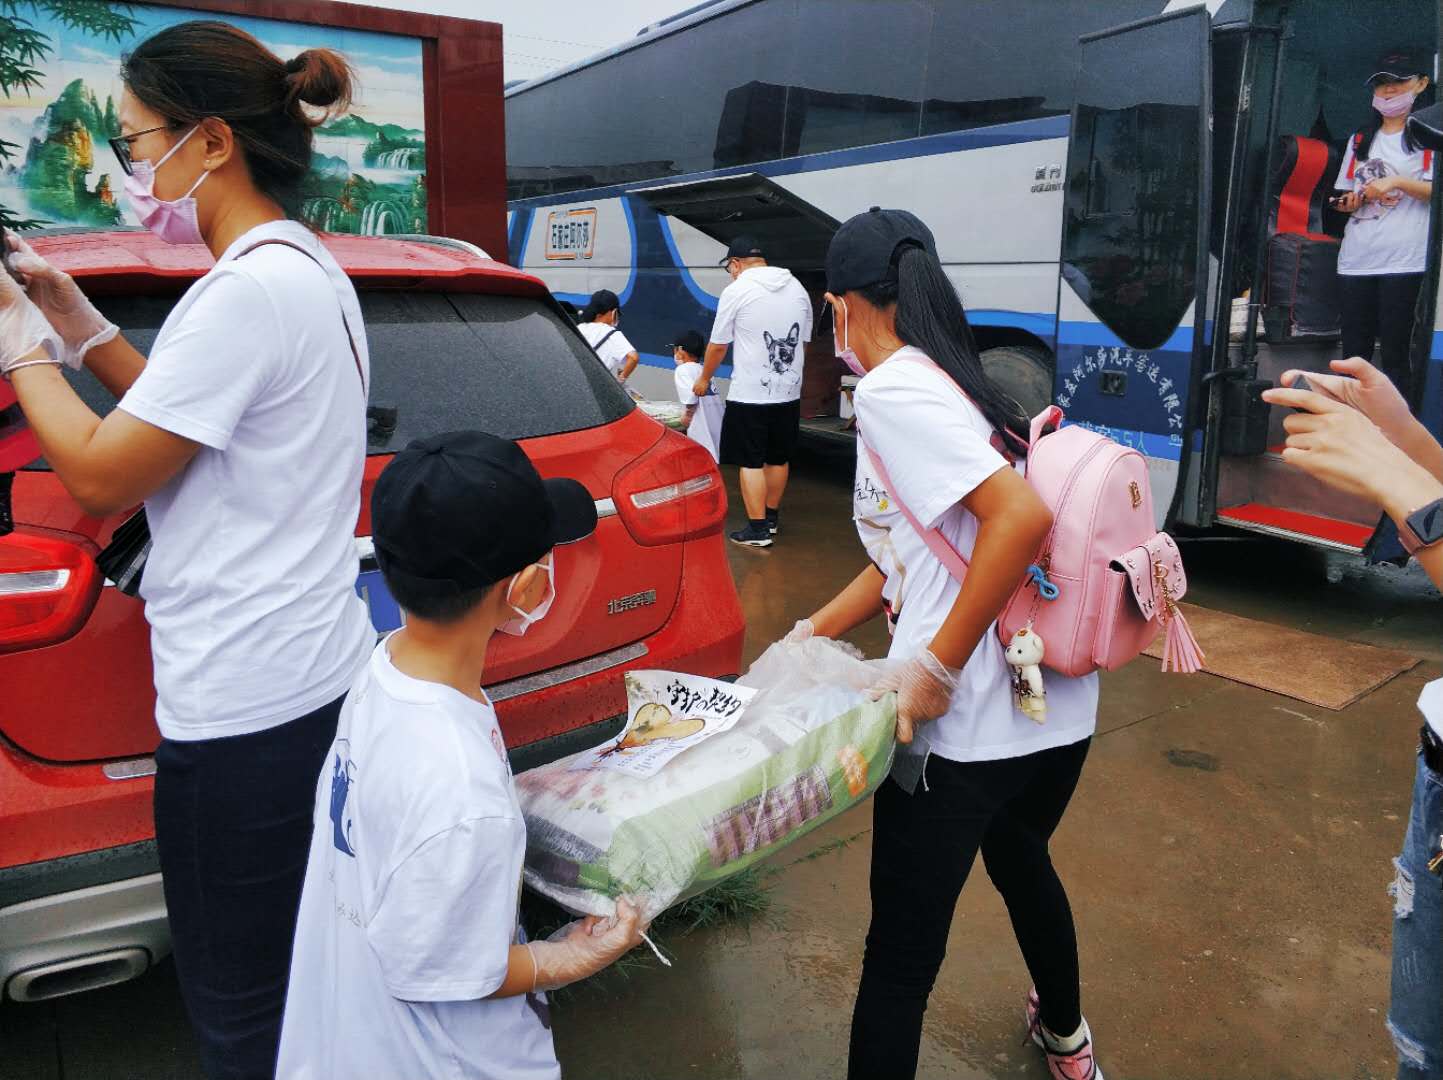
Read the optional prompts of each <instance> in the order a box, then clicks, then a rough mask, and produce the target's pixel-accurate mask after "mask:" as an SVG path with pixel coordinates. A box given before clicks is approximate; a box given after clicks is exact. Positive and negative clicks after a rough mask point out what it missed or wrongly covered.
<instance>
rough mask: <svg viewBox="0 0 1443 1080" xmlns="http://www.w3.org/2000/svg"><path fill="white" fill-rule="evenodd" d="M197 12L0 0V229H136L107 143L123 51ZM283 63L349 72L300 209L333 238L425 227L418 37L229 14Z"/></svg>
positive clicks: (90, 1)
mask: <svg viewBox="0 0 1443 1080" xmlns="http://www.w3.org/2000/svg"><path fill="white" fill-rule="evenodd" d="M211 17H214V16H210V15H207V14H206V13H204V12H198V11H187V10H184V9H179V8H161V7H153V6H150V5H146V4H129V3H117V2H111V0H0V224H4V225H6V226H8V227H10V228H38V227H42V226H62V225H92V226H114V225H123V224H135V221H134V218H133V217H132V216H131V214H130V212H129V209H128V208H127V207H126V206H125V200H124V196H123V195H121V182H122V180H123V179H124V173H123V172H121V169H120V166H119V164H118V163H117V162H116V161H115V158H114V156H113V155H112V154H111V151H110V147H109V146H107V145H106V140H107V139H109V138H110V137H111V136H113V135H117V134H119V132H120V126H119V121H118V120H117V117H116V112H117V109H118V107H119V101H120V92H121V83H120V78H119V74H118V73H119V70H120V57H121V54H122V53H124V52H126V51H127V50H128V49H130V48H132V47H133V46H134V45H136V44H138V43H139V42H141V41H143V40H144V39H145V38H146V37H148V36H149V35H151V34H153V33H154V32H155V31H157V30H160V29H162V28H164V27H166V26H170V25H172V24H174V23H177V22H184V21H186V20H188V19H195V18H211ZM227 21H230V22H233V23H235V24H236V25H237V26H241V27H243V28H244V29H246V30H249V31H250V32H251V33H253V34H255V35H256V37H258V38H260V39H261V40H262V41H263V42H265V43H266V44H267V45H268V46H269V47H270V48H271V49H273V50H274V51H275V52H276V53H277V54H278V55H279V56H280V57H281V58H282V59H289V58H290V57H292V56H295V55H296V54H297V53H299V52H301V51H303V50H305V49H308V48H313V47H316V46H322V45H324V46H327V47H329V48H334V49H339V50H340V51H342V52H343V53H345V54H346V56H347V57H348V58H349V59H350V61H351V63H352V64H353V65H354V66H355V68H356V73H357V79H358V83H359V90H358V93H357V98H356V101H355V103H354V104H353V105H352V108H351V111H350V112H349V113H348V114H347V115H345V116H342V117H339V118H335V119H332V120H331V121H330V122H328V123H327V124H325V125H323V126H322V127H321V128H319V129H318V130H317V132H316V144H315V146H316V153H315V158H314V160H313V161H312V167H311V175H310V176H309V178H308V179H307V181H306V183H305V187H304V192H303V199H302V203H301V213H302V216H303V217H305V218H306V220H307V221H309V222H310V223H311V224H313V225H315V226H316V227H317V228H320V229H324V230H327V231H331V232H349V233H365V234H371V235H377V234H382V233H403V232H425V231H426V140H425V127H424V121H423V113H422V102H423V88H422V82H421V43H420V42H419V41H418V40H416V39H414V38H406V37H396V36H392V35H387V34H374V33H368V32H365V31H357V30H339V29H335V28H330V27H317V26H307V25H303V24H300V23H287V22H275V21H271V20H265V19H251V18H241V17H229V18H228V20H227Z"/></svg>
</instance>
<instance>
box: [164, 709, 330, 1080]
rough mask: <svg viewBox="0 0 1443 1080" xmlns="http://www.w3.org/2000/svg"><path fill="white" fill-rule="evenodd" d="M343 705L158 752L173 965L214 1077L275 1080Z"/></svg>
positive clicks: (221, 1079)
mask: <svg viewBox="0 0 1443 1080" xmlns="http://www.w3.org/2000/svg"><path fill="white" fill-rule="evenodd" d="M342 700H343V699H337V700H336V701H333V702H331V703H330V704H329V705H324V706H322V707H321V708H319V709H317V710H315V711H314V712H311V713H307V714H306V715H305V716H302V717H300V718H299V719H297V720H292V721H290V722H289V723H286V724H281V725H280V726H279V727H274V728H270V729H268V730H266V731H259V732H256V733H254V734H252V735H235V736H232V737H230V738H225V739H207V740H204V741H200V742H173V741H171V740H169V739H166V740H163V741H162V742H161V744H160V748H159V749H158V750H157V751H156V752H155V762H156V777H155V838H156V842H157V846H158V847H159V849H160V869H161V873H162V874H163V875H164V877H163V880H164V883H165V904H166V907H167V908H168V909H169V913H170V934H171V941H172V943H173V945H174V948H175V969H176V974H177V975H178V976H179V979H180V993H181V997H182V998H183V999H184V1000H185V1008H186V1012H187V1013H188V1014H189V1015H190V1022H191V1026H192V1028H194V1030H195V1034H196V1038H197V1040H198V1041H199V1042H200V1052H201V1062H202V1064H203V1066H204V1068H205V1072H206V1075H207V1076H208V1077H210V1078H211V1080H269V1078H270V1077H272V1076H274V1075H275V1068H276V1050H277V1047H278V1045H279V1042H280V1035H281V1014H282V1011H283V1010H284V1008H285V1001H286V983H287V981H288V978H289V975H290V968H291V939H292V938H293V937H294V936H295V932H296V914H297V911H298V909H299V906H300V901H301V885H302V883H303V882H304V880H305V874H306V860H307V857H308V855H309V852H310V846H311V821H312V818H313V816H314V813H315V803H316V780H317V777H319V776H320V773H321V766H322V764H323V763H324V762H325V757H326V751H327V750H328V749H329V748H330V745H331V741H332V740H333V739H334V738H335V737H336V720H337V717H338V716H339V715H340V711H341V701H342Z"/></svg>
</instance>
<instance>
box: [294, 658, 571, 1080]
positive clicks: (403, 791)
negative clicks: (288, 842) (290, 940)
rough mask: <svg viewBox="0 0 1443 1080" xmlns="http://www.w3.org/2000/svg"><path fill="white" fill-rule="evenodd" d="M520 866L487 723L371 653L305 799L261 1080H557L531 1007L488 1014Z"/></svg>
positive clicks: (535, 1007) (529, 1003)
mask: <svg viewBox="0 0 1443 1080" xmlns="http://www.w3.org/2000/svg"><path fill="white" fill-rule="evenodd" d="M525 853H526V827H525V824H524V822H523V820H522V816H521V809H520V806H519V805H518V804H517V801H516V793H515V789H514V788H513V786H512V782H511V770H510V766H509V765H508V763H507V760H506V745H505V743H504V742H503V740H502V737H501V730H500V728H499V727H498V726H497V723H496V713H495V711H494V710H493V709H492V708H491V707H490V706H489V705H487V704H484V703H481V702H478V701H474V700H472V699H471V698H468V697H466V696H465V695H463V694H460V693H458V692H457V691H456V690H454V689H452V688H450V687H447V686H441V685H439V684H437V683H431V682H424V681H421V680H419V679H413V678H411V677H410V676H408V675H405V674H403V673H401V672H400V671H398V670H397V669H396V668H395V667H394V666H393V665H392V663H391V660H390V656H389V655H388V653H387V650H386V642H384V641H383V642H381V644H380V645H378V646H377V647H376V650H375V652H374V653H373V654H372V656H371V660H370V663H369V664H368V665H367V667H366V669H365V671H363V672H362V674H361V677H360V678H359V679H358V680H357V682H356V685H355V687H354V688H353V689H352V690H351V693H350V695H349V697H348V698H347V700H346V705H345V708H344V709H343V711H342V714H341V718H340V722H339V724H338V727H337V731H336V739H335V742H334V743H333V744H332V746H331V750H330V753H329V754H328V755H327V759H326V765H325V767H324V768H323V769H322V771H321V776H320V779H319V781H318V783H317V786H316V808H315V833H314V835H313V836H312V838H311V852H310V861H309V862H308V864H307V866H306V884H305V889H304V892H303V893H302V896H301V907H300V917H299V921H298V923H297V926H296V940H295V947H294V950H293V953H292V959H291V981H290V990H289V993H288V996H287V1000H286V1015H285V1023H284V1027H283V1030H282V1033H281V1049H280V1058H279V1062H278V1065H277V1071H276V1075H277V1076H278V1077H279V1078H281V1080H331V1078H334V1077H372V1076H374V1077H398V1078H399V1077H427V1078H435V1077H455V1078H460V1077H467V1078H477V1077H484V1078H496V1080H499V1078H502V1077H504V1078H506V1080H555V1078H557V1077H559V1076H560V1075H561V1071H560V1068H559V1066H558V1065H557V1063H556V1053H555V1050H554V1049H553V1047H552V1042H551V1031H550V1016H549V1012H548V1010H547V1006H546V1001H545V998H544V996H542V995H539V994H537V995H522V996H519V997H510V998H498V999H494V1000H487V995H488V994H491V993H493V992H494V991H495V990H496V989H497V988H498V987H499V986H500V985H501V984H502V982H503V981H504V980H505V978H506V971H507V954H508V953H509V951H510V947H511V945H512V944H514V943H517V942H519V941H520V940H522V937H521V933H520V930H519V926H518V923H517V903H518V900H519V897H520V888H521V863H522V858H523V856H524V855H525Z"/></svg>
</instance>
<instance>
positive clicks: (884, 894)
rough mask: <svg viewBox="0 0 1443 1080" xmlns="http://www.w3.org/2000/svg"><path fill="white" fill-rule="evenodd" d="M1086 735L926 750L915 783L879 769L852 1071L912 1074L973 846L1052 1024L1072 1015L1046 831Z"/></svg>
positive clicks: (1060, 893) (1066, 940) (1064, 799)
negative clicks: (1029, 744)
mask: <svg viewBox="0 0 1443 1080" xmlns="http://www.w3.org/2000/svg"><path fill="white" fill-rule="evenodd" d="M1090 743H1091V740H1090V739H1084V740H1083V741H1082V742H1079V743H1073V744H1072V745H1071V746H1061V747H1057V748H1056V749H1053V750H1043V751H1041V752H1039V753H1036V754H1029V755H1027V756H1026V757H1020V758H1008V759H1005V760H1002V761H976V762H955V761H948V760H946V759H944V758H939V757H935V756H934V757H932V758H931V759H930V760H929V761H928V762H927V772H926V781H927V787H926V788H925V789H924V788H923V786H922V785H921V784H920V783H919V784H918V785H917V790H916V792H915V793H914V794H912V795H908V794H907V793H906V792H905V791H904V790H903V789H902V788H901V787H899V786H898V785H897V784H896V783H895V782H894V781H891V780H888V781H887V782H885V783H883V784H882V786H881V787H880V788H879V789H878V790H877V796H876V799H875V804H874V807H873V829H872V925H871V928H870V929H869V930H868V931H867V949H866V953H865V955H864V956H863V959H862V983H861V986H860V987H859V988H858V990H857V1005H856V1009H855V1011H854V1012H853V1014H852V1042H851V1053H850V1059H849V1062H848V1068H847V1075H848V1076H849V1077H850V1078H851V1080H893V1078H896V1080H910V1078H911V1077H913V1076H915V1075H916V1072H917V1052H918V1048H919V1046H920V1044H921V1041H922V1014H923V1013H924V1012H925V1011H926V1009H927V996H928V995H929V994H930V993H931V992H932V984H933V982H934V981H935V980H936V978H937V972H938V970H939V969H940V968H941V966H942V958H943V957H944V956H945V955H946V952H947V934H948V932H949V931H950V930H951V928H952V912H953V909H954V908H955V907H956V905H957V897H958V895H959V894H960V893H961V892H962V885H963V883H964V882H966V880H967V874H968V872H969V871H970V870H971V869H972V863H973V860H974V859H975V858H976V856H977V851H978V849H979V848H980V849H981V851H982V862H983V865H984V866H986V868H987V876H988V877H990V878H991V879H992V883H993V884H994V885H995V886H997V890H998V891H999V892H1000V893H1001V894H1002V899H1003V900H1004V901H1006V903H1007V912H1008V914H1009V915H1010V916H1011V917H1012V929H1013V931H1014V932H1015V933H1016V935H1017V943H1018V945H1019V946H1021V948H1022V958H1023V959H1024V960H1025V961H1026V963H1027V970H1028V971H1029V972H1030V973H1031V975H1032V979H1033V982H1034V983H1035V984H1036V986H1037V993H1038V996H1039V998H1040V1000H1041V1003H1042V1008H1041V1013H1042V1022H1043V1023H1044V1024H1046V1025H1047V1027H1048V1029H1049V1030H1050V1031H1053V1032H1055V1033H1057V1034H1059V1035H1071V1034H1072V1033H1073V1032H1074V1031H1076V1030H1077V1028H1078V1025H1080V1024H1081V1023H1082V1005H1081V1001H1080V990H1079V988H1078V973H1077V934H1076V931H1075V930H1074V929H1073V925H1072V909H1071V907H1069V905H1068V903H1067V893H1066V892H1065V891H1064V890H1063V888H1062V882H1061V881H1059V880H1058V877H1057V872H1056V871H1055V870H1054V869H1053V868H1052V858H1051V856H1049V855H1048V852H1047V842H1048V839H1049V838H1050V837H1051V836H1052V832H1053V830H1054V829H1056V828H1057V823H1058V822H1059V821H1061V820H1062V814H1063V812H1064V811H1065V810H1066V809H1067V804H1068V801H1069V800H1070V799H1071V798H1072V792H1073V790H1074V789H1075V788H1076V787H1077V779H1078V777H1079V776H1080V775H1081V774H1082V763H1083V761H1084V760H1086V758H1087V749H1088V746H1089V744H1090Z"/></svg>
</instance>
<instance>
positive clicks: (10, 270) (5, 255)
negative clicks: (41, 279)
mask: <svg viewBox="0 0 1443 1080" xmlns="http://www.w3.org/2000/svg"><path fill="white" fill-rule="evenodd" d="M14 257H15V252H13V251H11V250H10V230H9V229H3V228H0V264H3V265H4V267H5V272H6V273H7V274H9V275H10V276H11V277H12V278H14V279H15V284H17V285H19V286H20V287H21V288H22V289H23V288H25V279H24V278H23V277H21V276H20V272H19V271H18V270H16V269H15V267H14V266H13V265H11V262H10V260H11V259H13V258H14Z"/></svg>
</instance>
